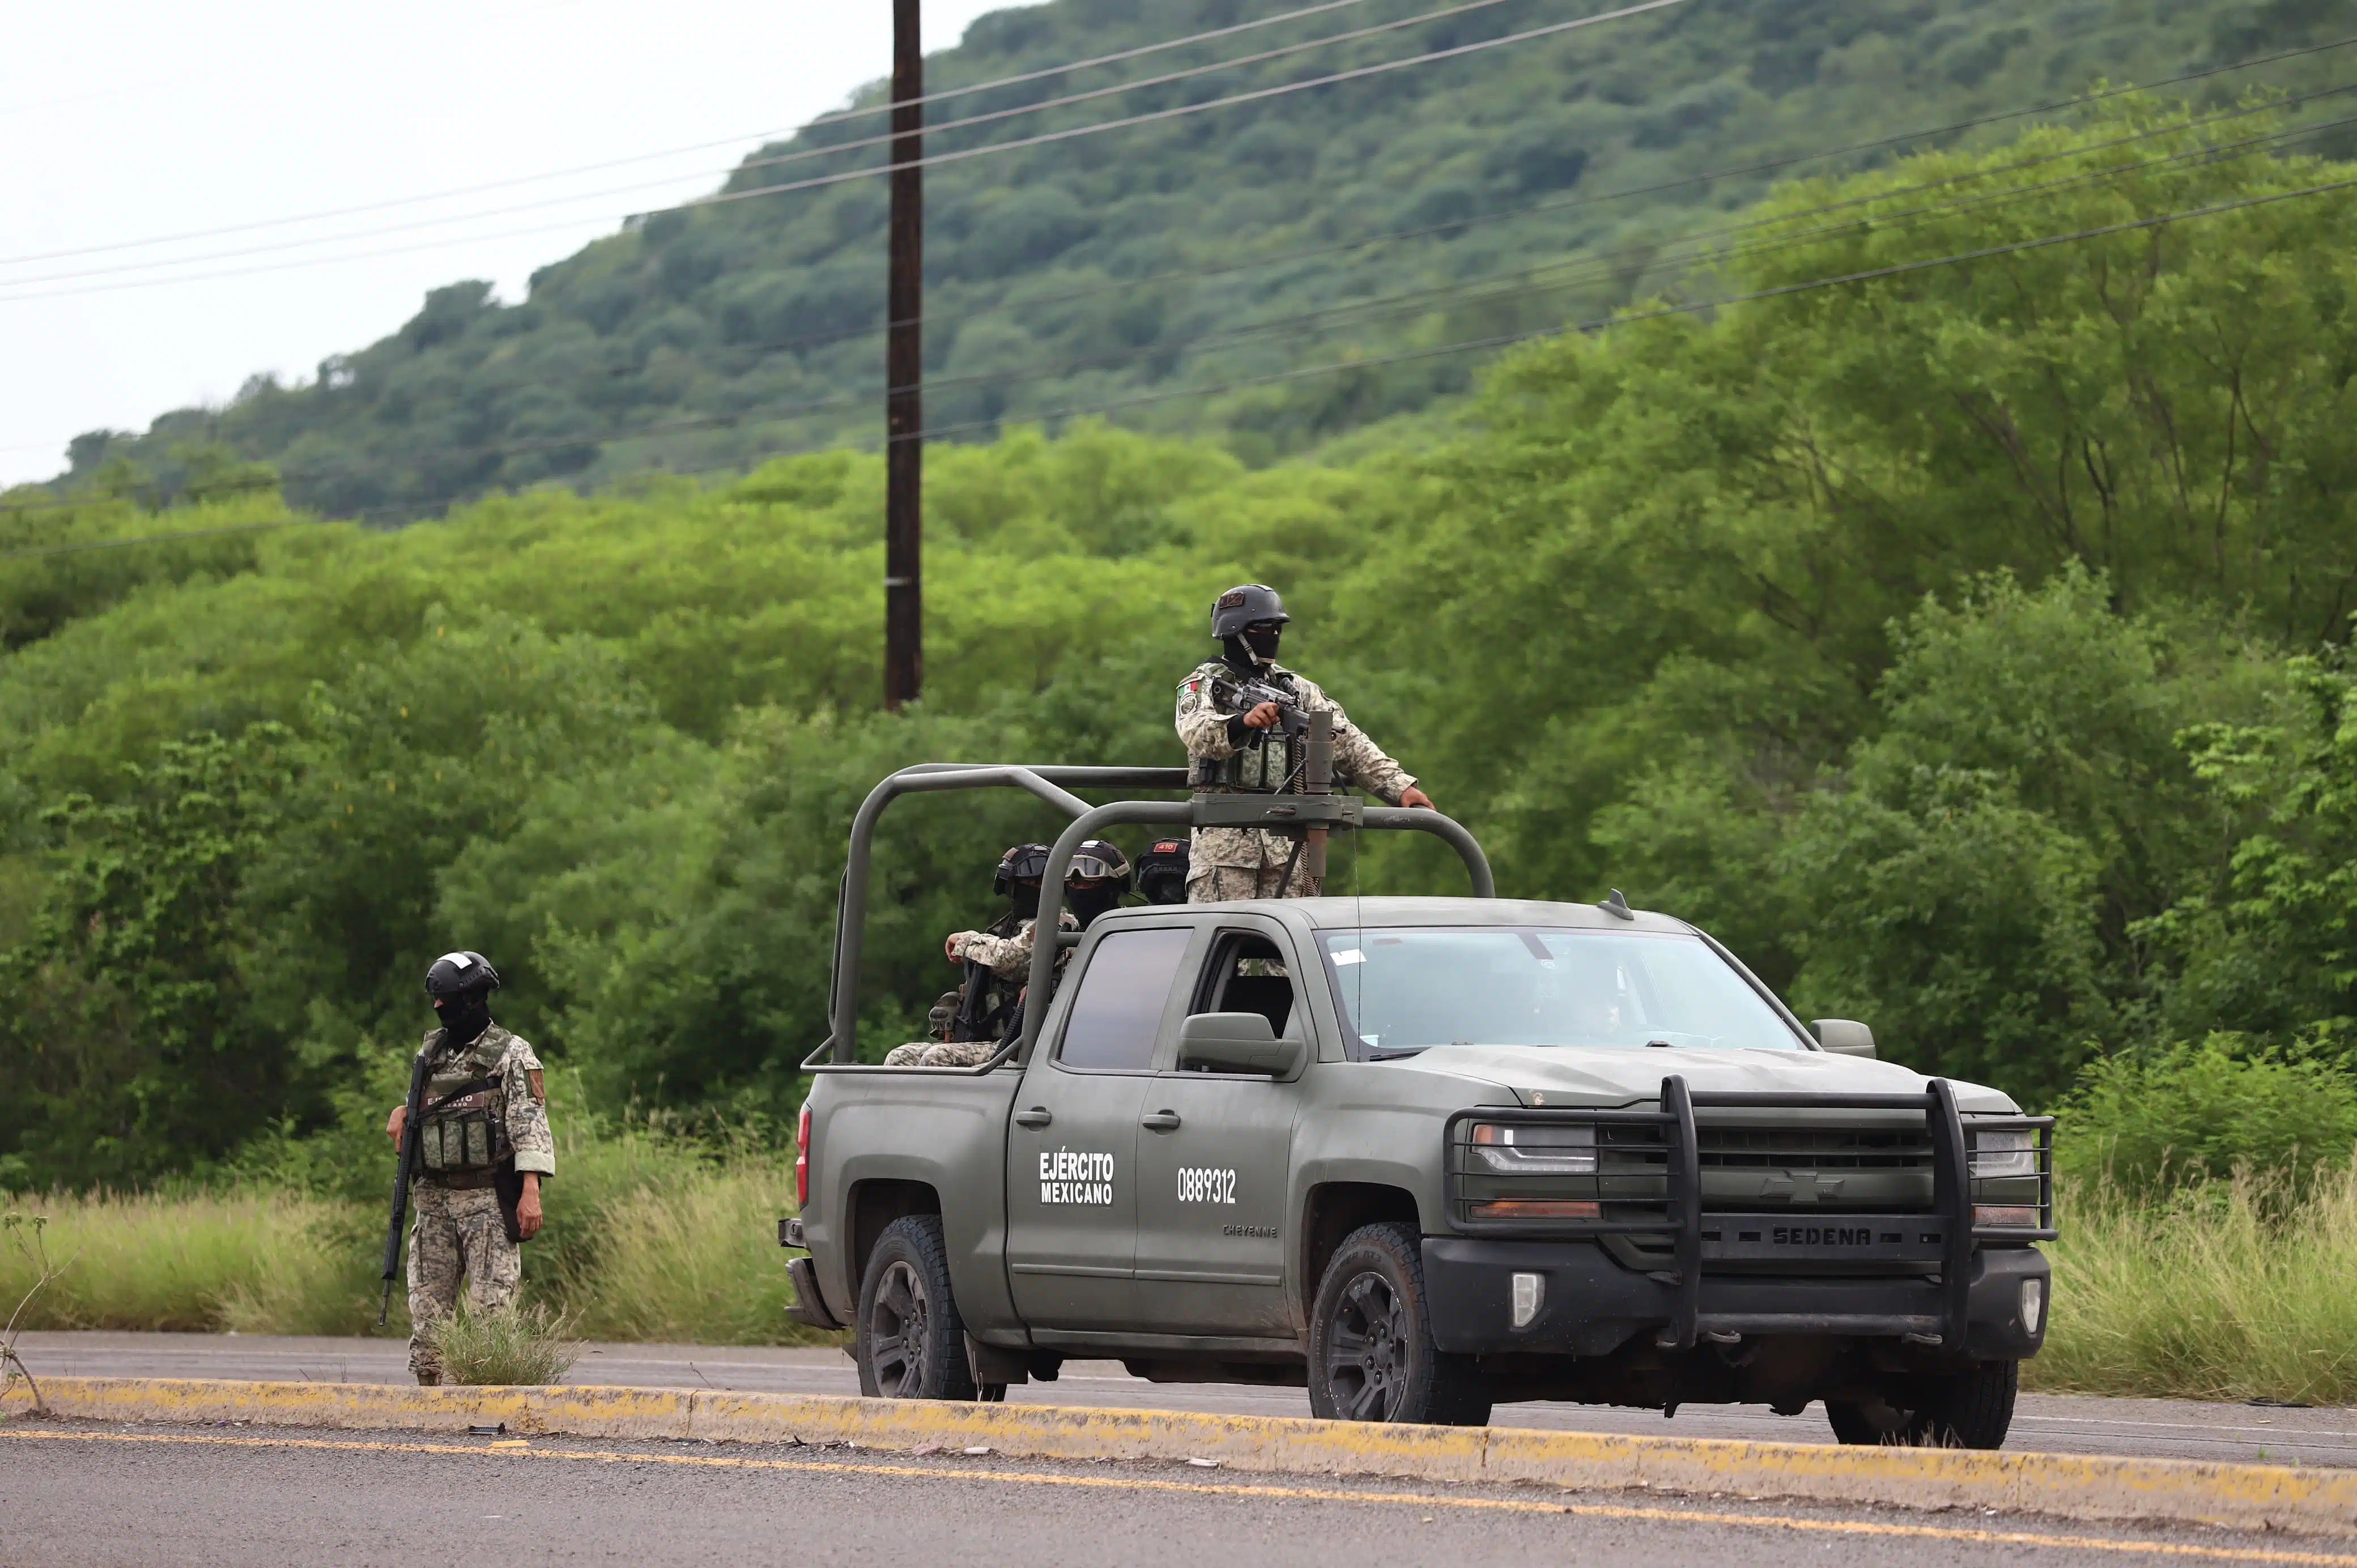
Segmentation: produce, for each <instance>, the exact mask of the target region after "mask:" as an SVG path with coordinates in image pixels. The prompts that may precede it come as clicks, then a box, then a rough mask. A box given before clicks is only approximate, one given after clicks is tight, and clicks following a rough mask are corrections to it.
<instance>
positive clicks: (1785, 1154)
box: [1695, 1125, 1932, 1171]
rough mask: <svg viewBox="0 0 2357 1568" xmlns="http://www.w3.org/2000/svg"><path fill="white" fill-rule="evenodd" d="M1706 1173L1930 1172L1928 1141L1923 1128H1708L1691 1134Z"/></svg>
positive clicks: (1699, 1161)
mask: <svg viewBox="0 0 2357 1568" xmlns="http://www.w3.org/2000/svg"><path fill="white" fill-rule="evenodd" d="M1695 1157H1696V1160H1697V1162H1698V1163H1699V1164H1700V1165H1701V1166H1702V1168H1703V1169H1704V1170H1712V1169H1718V1170H1819V1171H1835V1170H1840V1171H1911V1170H1923V1171H1928V1170H1930V1169H1931V1168H1932V1137H1931V1134H1930V1133H1927V1132H1925V1131H1924V1130H1923V1129H1922V1128H1921V1127H1912V1128H1904V1127H1859V1128H1844V1127H1712V1126H1706V1125H1705V1126H1697V1127H1696V1128H1695Z"/></svg>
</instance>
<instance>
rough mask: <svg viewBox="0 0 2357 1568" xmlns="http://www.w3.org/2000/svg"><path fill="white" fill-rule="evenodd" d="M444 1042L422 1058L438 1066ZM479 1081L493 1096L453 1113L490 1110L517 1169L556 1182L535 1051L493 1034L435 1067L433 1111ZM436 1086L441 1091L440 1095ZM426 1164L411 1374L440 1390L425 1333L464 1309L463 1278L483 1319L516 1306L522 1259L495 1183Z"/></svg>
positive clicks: (471, 1099) (413, 1196) (432, 1043)
mask: <svg viewBox="0 0 2357 1568" xmlns="http://www.w3.org/2000/svg"><path fill="white" fill-rule="evenodd" d="M443 1033H444V1032H443V1031H442V1030H440V1029H436V1030H434V1031H433V1032H432V1033H430V1034H428V1035H427V1036H425V1045H424V1046H423V1047H421V1052H422V1054H424V1055H425V1056H427V1057H428V1058H437V1057H440V1053H441V1051H442V1044H443ZM476 1078H480V1079H486V1080H488V1081H489V1082H490V1090H488V1091H486V1092H483V1093H479V1094H474V1095H468V1096H467V1097H465V1098H464V1099H463V1100H460V1101H455V1102H453V1104H452V1105H451V1106H450V1107H449V1108H448V1109H449V1110H451V1111H464V1110H466V1109H468V1108H470V1107H474V1106H477V1105H482V1106H485V1107H487V1108H488V1110H489V1112H490V1116H491V1118H492V1119H493V1120H495V1121H496V1122H498V1123H499V1124H500V1126H502V1127H503V1128H504V1129H505V1130H506V1133H507V1142H508V1143H509V1144H512V1145H513V1146H514V1150H515V1168H516V1169H517V1170H518V1171H519V1172H523V1171H533V1172H537V1173H538V1174H539V1175H540V1176H543V1177H547V1176H554V1175H555V1174H556V1142H555V1140H554V1138H553V1137H551V1136H550V1134H549V1131H548V1109H547V1095H546V1092H545V1090H544V1089H543V1087H542V1081H541V1065H540V1058H538V1057H536V1056H534V1055H533V1049H532V1047H531V1046H529V1045H527V1044H526V1043H525V1042H524V1041H522V1039H520V1038H518V1037H517V1036H514V1035H511V1034H510V1033H508V1031H506V1030H505V1029H502V1028H500V1026H498V1025H497V1024H493V1025H491V1026H490V1027H488V1028H486V1029H485V1030H484V1031H483V1032H482V1033H481V1034H480V1035H479V1036H476V1037H475V1040H474V1043H473V1044H472V1045H470V1046H468V1047H467V1048H466V1049H464V1050H462V1051H460V1052H458V1053H457V1055H456V1056H452V1057H447V1058H441V1059H438V1060H436V1063H435V1066H434V1068H433V1069H432V1070H431V1072H430V1073H429V1074H428V1078H427V1090H426V1095H425V1102H426V1103H427V1104H429V1105H430V1104H432V1103H433V1102H434V1101H437V1100H440V1099H441V1098H442V1097H443V1096H444V1095H446V1094H447V1093H449V1092H450V1091H451V1090H453V1089H455V1088H457V1087H458V1086H459V1085H460V1084H462V1083H464V1082H467V1081H468V1080H471V1079H476ZM437 1084H439V1085H441V1086H442V1087H441V1088H439V1089H436V1087H435V1086H436V1085H437ZM425 1120H428V1121H431V1120H432V1119H431V1118H427V1119H425ZM423 1140H424V1133H423V1132H421V1133H420V1141H421V1143H422V1142H423ZM424 1165H425V1156H424V1153H423V1151H422V1150H421V1155H420V1166H421V1168H420V1169H419V1170H418V1172H417V1174H416V1175H415V1176H414V1177H413V1178H412V1180H411V1183H410V1212H411V1213H412V1214H413V1215H414V1216H415V1217H416V1218H415V1219H414V1220H413V1221H412V1223H411V1226H410V1231H409V1322H410V1336H409V1369H410V1370H411V1371H412V1372H414V1373H415V1374H416V1376H417V1380H418V1381H419V1382H421V1383H438V1382H440V1381H441V1380H442V1360H441V1357H440V1355H439V1354H438V1353H437V1352H436V1350H435V1349H434V1348H433V1346H432V1345H430V1344H428V1343H427V1342H426V1341H425V1338H424V1337H423V1336H424V1331H425V1328H426V1326H428V1325H430V1324H432V1323H433V1322H434V1321H435V1320H436V1318H438V1317H441V1316H444V1315H445V1314H447V1313H448V1312H449V1311H450V1309H451V1308H453V1307H455V1306H456V1305H457V1304H458V1281H459V1278H460V1276H461V1275H463V1276H465V1278H466V1282H467V1299H468V1302H469V1303H470V1304H471V1305H473V1307H474V1309H475V1310H476V1311H477V1312H491V1311H496V1310H498V1309H500V1308H502V1307H506V1306H510V1305H513V1304H514V1302H515V1295H516V1289H517V1287H518V1286H519V1285H520V1284H522V1282H523V1251H522V1248H521V1247H519V1246H518V1245H517V1244H516V1243H515V1242H513V1241H511V1240H508V1232H507V1222H506V1220H505V1219H502V1218H501V1216H500V1197H499V1194H498V1193H497V1192H496V1191H494V1190H493V1189H492V1187H491V1186H490V1181H489V1178H488V1175H486V1176H485V1177H484V1178H483V1179H482V1180H480V1181H477V1179H476V1178H475V1177H473V1176H450V1177H442V1176H436V1175H435V1174H434V1173H433V1172H432V1171H431V1170H429V1169H425V1168H423V1166H424Z"/></svg>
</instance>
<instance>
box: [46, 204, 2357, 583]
mask: <svg viewBox="0 0 2357 1568" xmlns="http://www.w3.org/2000/svg"><path fill="white" fill-rule="evenodd" d="M2351 188H2357V177H2352V178H2349V179H2339V180H2329V181H2325V182H2322V183H2320V184H2317V185H2309V186H2303V187H2299V188H2296V189H2292V190H2284V191H2269V192H2267V193H2266V194H2264V195H2259V196H2249V197H2242V198H2238V199H2235V200H2233V201H2222V202H2213V203H2211V204H2210V205H2208V206H2204V207H2196V208H2189V209H2184V210H2182V211H2177V212H2163V213H2154V214H2150V215H2148V216H2146V217H2143V218H2133V219H2126V220H2122V221H2120V222H2117V223H2105V224H2099V225H2095V226H2093V227H2091V228H2085V229H2079V230H2075V231H2072V232H2069V233H2064V234H2047V235H2040V236H2038V237H2036V238H2033V239H2028V240H2017V241H2011V242H2007V243H2004V244H1999V245H1986V246H1982V247H1980V248H1978V249H1975V250H1971V251H1961V252H1953V253H1952V254H1948V255H1943V256H1933V257H1927V258H1923V259H1921V260H1917V261H1911V262H1896V263H1889V264H1888V265H1885V266H1879V267H1867V268H1863V269H1860V270H1857V271H1854V272H1848V273H1841V274H1834V275H1831V276H1827V277H1820V278H1812V279H1809V280H1807V281H1804V282H1800V283H1791V284H1780V285H1774V286H1772V287H1769V288H1761V289H1752V290H1749V291H1747V292H1744V293H1740V294H1733V295H1721V296H1719V297H1717V298H1714V299H1705V300H1692V301H1687V302H1684V303H1681V304H1676V305H1664V306H1653V307H1651V308H1648V309H1644V310H1638V311H1630V312H1624V313H1621V314H1619V315H1616V316H1610V317H1598V318H1597V319H1595V320H1591V321H1585V322H1580V323H1577V324H1575V325H1572V326H1568V327H1565V326H1550V327H1540V328H1527V329H1525V330H1523V331H1518V332H1508V333H1500V334H1495V335H1492V336H1490V337H1484V338H1468V339H1465V340H1462V341H1458V342H1454V343H1445V344H1440V345H1437V346H1436V347H1431V348H1425V349H1406V350H1403V351H1401V352H1399V353H1394V354H1384V355H1379V356H1376V357H1374V358H1371V359H1364V360H1343V361H1340V362H1338V363H1330V364H1323V365H1309V366H1298V367H1296V368H1294V369H1291V370H1286V371H1272V372H1269V373H1266V374H1263V375H1256V376H1245V377H1240V378H1237V379H1235V380H1232V381H1222V382H1218V383H1215V384H1212V385H1209V386H1196V387H1170V388H1163V389H1160V390H1157V391H1155V392H1141V393H1136V394H1134V395H1132V396H1128V397H1122V398H1114V399H1109V400H1105V401H1103V402H1099V403H1085V404H1075V405H1071V406H1068V407H1064V408H1060V409H1053V410H1049V411H1047V412H1044V413H1032V414H1026V415H1022V416H1019V417H1018V418H1017V419H1013V420H1010V419H1007V418H1005V417H998V418H992V419H984V420H969V421H965V422H963V423H960V424H944V425H935V426H931V427H928V428H927V429H925V430H923V431H920V432H919V433H918V435H919V438H920V439H928V440H931V439H939V438H942V437H946V436H951V435H964V434H968V433H970V432H974V431H979V430H986V429H992V428H996V427H997V426H1000V425H1004V424H1013V423H1022V424H1031V423H1042V424H1044V423H1046V422H1048V421H1050V420H1062V419H1074V418H1080V417H1083V416H1085V415H1088V414H1093V413H1114V412H1118V411H1119V410H1122V409H1126V408H1136V407H1142V406H1146V405H1147V404H1151V403H1166V402H1169V401H1171V400H1174V399H1177V398H1181V397H1208V396H1212V395H1215V394H1217V393H1220V392H1236V391H1241V390H1245V389H1249V388H1253V387H1261V386H1272V385H1276V384H1279V383H1283V382H1286V381H1301V380H1306V379H1308V378H1310V377H1314V376H1320V375H1335V374H1340V373H1344V372H1348V371H1372V370H1380V369H1383V368H1385V367H1387V366H1391V365H1399V364H1407V363H1412V362H1415V361H1420V360H1433V359H1438V358H1442V357H1444V356H1448V355H1454V354H1461V353H1472V352H1478V351H1480V350H1484V349H1499V348H1505V347H1509V346H1511V345H1513V344H1517V343H1525V342H1529V341H1532V340H1534V339H1535V338H1548V337H1561V336H1565V335H1567V334H1569V333H1573V332H1583V333H1584V332H1598V331H1603V330H1606V329H1608V328H1616V327H1626V326H1632V325H1635V324H1636V323H1639V322H1642V321H1651V320H1657V319H1660V318H1663V317H1674V316H1692V315H1697V314H1700V313H1702V312H1705V311H1711V310H1721V309H1726V308H1727V307H1729V306H1738V305H1749V304H1756V303H1760V302H1762V301H1766V300H1770V299H1781V298H1785V297H1788V296H1791V295H1799V294H1805V293H1810V292H1813V291H1815V290H1818V289H1824V288H1834V287H1838V286H1841V285H1849V284H1859V283H1871V282H1877V281H1879V280H1881V279H1884V278H1891V277H1900V276H1905V275H1908V274H1914V273H1920V272H1926V271H1930V270H1932V269H1934V268H1938V267H1948V266H1956V265H1961V264H1963V263H1970V262H1977V261H1987V260H1991V259H1993V258H1996V257H1998V256H2007V255H2017V254H2020V253H2022V252H2029V251H2037V250H2044V249H2049V248H2050V247H2052V246H2056V245H2066V244H2074V243H2078V242H2083V241H2087V240H2096V239H2103V238H2105V237H2107V236H2110V235H2114V234H2125V233H2133V232H2136V231H2143V230H2148V229H2156V228H2159V227H2162V226H2164V225H2167V224H2169V223H2178V222H2187V221H2190V220H2193V219H2197V218H2211V217H2216V216H2219V215H2221V214H2223V213H2228V212H2237V211H2243V210H2245V209H2251V208H2255V207H2266V206H2271V205H2273V204H2275V203H2277V202H2283V201H2291V200H2296V199H2300V198H2304V197H2309V196H2321V195H2328V194H2330V193H2332V192H2335V191H2341V190H2348V189H2351ZM841 445H842V444H840V443H834V444H831V445H830V446H823V447H813V448H808V449H805V450H804V451H802V452H794V453H778V454H775V455H774V456H807V455H809V454H810V453H813V452H819V451H827V450H833V449H835V447H838V446H841ZM866 445H868V446H873V445H874V443H872V442H870V443H867V444H866ZM85 504H86V503H85ZM7 510H30V509H12V508H8V507H6V506H5V503H0V512H5V511H7ZM289 521H293V520H289ZM264 526H272V527H276V526H285V524H283V523H272V524H266V525H264V524H254V525H247V528H246V529H221V530H188V531H182V532H175V533H167V534H139V535H134V536H129V537H126V538H122V539H113V540H91V541H88V542H77V543H76V544H75V545H73V546H72V547H71V548H74V549H113V548H117V547H121V546H124V545H131V544H145V543H152V542H160V541H165V540H171V539H178V538H184V537H195V536H197V535H199V534H203V533H215V532H245V531H249V530H251V529H258V528H261V527H264ZM60 548H61V547H59V546H55V545H48V546H35V547H30V548H26V549H18V550H11V551H0V560H10V559H16V558H17V557H21V556H27V555H41V554H51V553H59V550H60Z"/></svg>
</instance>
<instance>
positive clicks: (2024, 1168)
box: [1967, 1127, 2038, 1176]
mask: <svg viewBox="0 0 2357 1568" xmlns="http://www.w3.org/2000/svg"><path fill="white" fill-rule="evenodd" d="M1967 1138H1968V1141H1969V1142H1970V1143H1971V1144H1972V1156H1973V1175H1975V1176H2036V1175H2037V1174H2038V1134H2037V1133H2034V1132H2032V1131H2030V1130H2029V1128H2027V1127H1991V1128H1989V1129H1987V1130H1986V1131H1984V1132H1975V1133H1967Z"/></svg>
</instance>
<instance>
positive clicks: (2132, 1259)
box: [2026, 1166, 2357, 1404]
mask: <svg viewBox="0 0 2357 1568" xmlns="http://www.w3.org/2000/svg"><path fill="white" fill-rule="evenodd" d="M2065 1196H2066V1202H2065V1204H2064V1206H2063V1209H2062V1214H2061V1230H2062V1240H2061V1241H2059V1242H2057V1243H2055V1245H2054V1246H2053V1247H2052V1248H2051V1249H2050V1251H2052V1253H2053V1255H2054V1299H2053V1309H2052V1310H2053V1322H2052V1323H2051V1325H2050V1326H2049V1328H2048V1331H2047V1340H2046V1348H2045V1351H2044V1353H2043V1354H2041V1355H2040V1356H2039V1358H2038V1359H2036V1360H2034V1361H2032V1362H2031V1363H2029V1367H2028V1368H2027V1369H2026V1371H2027V1374H2028V1380H2029V1383H2030V1385H2031V1386H2033V1387H2036V1388H2039V1389H2041V1390H2045V1391H2082V1392H2088V1393H2112V1394H2146V1395H2170V1396H2174V1397H2177V1398H2181V1399H2252V1398H2262V1397H2264V1398H2269V1399H2279V1400H2292V1401H2298V1402H2305V1403H2311V1404H2348V1403H2351V1402H2357V1168H2352V1167H2345V1166H2344V1167H2341V1168H2338V1169H2335V1168H2332V1167H2330V1166H2326V1167H2320V1168H2319V1170H2318V1172H2317V1174H2316V1175H2315V1176H2314V1177H2313V1179H2312V1180H2311V1181H2309V1183H2308V1184H2307V1186H2306V1190H2305V1191H2301V1192H2295V1191H2294V1190H2293V1187H2292V1184H2291V1183H2290V1182H2289V1181H2288V1179H2287V1177H2286V1176H2282V1175H2268V1176H2255V1175H2253V1174H2251V1173H2250V1172H2249V1171H2248V1170H2244V1171H2242V1172H2238V1173H2236V1174H2235V1175H2233V1176H2229V1177H2227V1178H2225V1179H2223V1180H2219V1181H2210V1182H2203V1183H2201V1184H2199V1185H2197V1186H2194V1187H2188V1188H2185V1189H2183V1190H2180V1191H2179V1192H2176V1193H2173V1194H2169V1195H2166V1196H2162V1197H2148V1198H2136V1197H2128V1196H2126V1195H2124V1194H2123V1193H2122V1191H2121V1190H2120V1189H2119V1188H2118V1187H2114V1186H2111V1185H2109V1184H2107V1183H2081V1184H2074V1185H2072V1187H2069V1188H2067V1189H2066V1195H2065Z"/></svg>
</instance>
